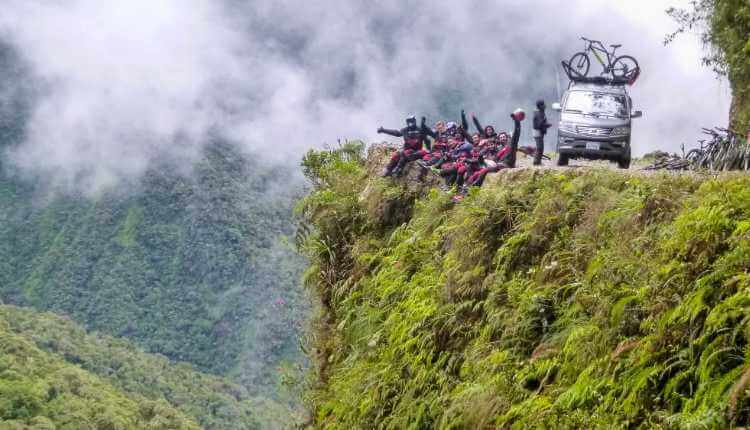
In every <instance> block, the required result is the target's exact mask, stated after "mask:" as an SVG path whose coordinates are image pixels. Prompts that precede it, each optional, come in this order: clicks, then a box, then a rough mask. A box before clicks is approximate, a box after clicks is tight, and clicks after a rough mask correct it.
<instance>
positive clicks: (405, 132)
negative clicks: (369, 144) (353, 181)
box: [378, 116, 430, 176]
mask: <svg viewBox="0 0 750 430" xmlns="http://www.w3.org/2000/svg"><path fill="white" fill-rule="evenodd" d="M425 121H426V118H424V117H422V126H421V127H417V118H416V117H414V116H410V117H408V118H406V127H404V128H402V129H401V130H390V129H387V128H383V127H379V128H378V133H383V134H388V135H391V136H394V137H403V138H404V148H403V149H402V150H401V151H398V152H396V153H394V154H393V156H392V157H391V161H390V162H389V163H388V165H387V166H386V168H385V172H383V176H391V175H393V174H395V175H396V176H398V175H400V174H401V173H402V172H403V169H404V166H406V163H408V162H409V161H414V160H418V159H421V158H422V157H424V156H425V155H427V154H428V151H427V150H425V149H424V148H425V147H426V148H427V149H428V150H429V149H430V140H429V139H428V138H427V133H425V130H426V129H427V127H426V126H425Z"/></svg>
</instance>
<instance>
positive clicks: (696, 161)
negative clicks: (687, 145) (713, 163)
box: [685, 148, 703, 167]
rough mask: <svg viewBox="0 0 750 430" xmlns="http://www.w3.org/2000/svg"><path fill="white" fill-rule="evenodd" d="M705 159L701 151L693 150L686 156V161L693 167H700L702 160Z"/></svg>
mask: <svg viewBox="0 0 750 430" xmlns="http://www.w3.org/2000/svg"><path fill="white" fill-rule="evenodd" d="M702 157H703V151H702V150H700V149H697V148H696V149H691V150H690V151H688V153H687V155H685V160H687V162H688V163H690V164H691V165H693V166H696V167H698V166H699V165H700V159H701V158H702Z"/></svg>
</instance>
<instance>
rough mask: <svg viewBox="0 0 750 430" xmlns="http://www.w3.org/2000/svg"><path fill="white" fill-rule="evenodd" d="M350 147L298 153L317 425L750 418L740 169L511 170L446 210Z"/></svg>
mask: <svg viewBox="0 0 750 430" xmlns="http://www.w3.org/2000/svg"><path fill="white" fill-rule="evenodd" d="M360 151H361V148H356V147H352V146H350V147H346V148H344V149H341V150H334V151H328V152H311V153H310V154H308V156H307V157H306V158H305V161H304V163H303V165H304V167H305V168H306V172H307V174H308V175H309V176H310V178H311V179H312V182H313V183H314V184H316V188H315V190H314V192H313V193H312V194H311V195H310V196H309V197H307V198H306V199H305V200H304V201H303V203H301V206H300V211H301V212H302V213H304V214H305V216H306V219H307V220H308V221H309V222H310V223H311V225H312V227H314V228H312V229H311V233H310V234H309V235H307V236H305V237H304V240H302V245H301V246H302V248H303V249H304V250H306V252H307V253H308V255H309V256H310V258H311V260H312V263H313V265H312V266H311V267H310V269H309V270H308V272H307V276H306V280H307V285H308V286H309V288H311V289H312V290H313V291H314V292H316V294H317V296H318V297H319V300H320V303H321V304H322V306H323V307H324V309H325V311H324V312H323V313H322V315H321V316H320V319H319V320H318V321H317V324H316V336H315V340H316V342H315V345H314V346H315V353H316V362H315V369H316V375H317V378H318V381H319V384H317V385H315V386H313V387H312V388H311V390H310V391H309V392H308V397H307V400H308V402H309V405H310V407H311V408H312V410H313V412H314V426H315V427H318V428H336V429H350V428H372V427H378V428H393V429H400V428H419V429H428V428H466V429H470V428H471V429H474V428H496V427H499V428H514V429H528V428H540V429H550V428H555V429H558V428H602V429H605V428H606V429H614V428H623V429H632V428H662V429H671V428H711V429H713V428H717V429H718V428H730V427H731V428H734V427H735V426H736V427H746V426H747V425H748V424H750V418H749V417H750V396H749V395H748V393H749V392H750V391H749V390H748V381H750V377H748V375H749V374H750V372H749V371H748V364H747V363H748V362H749V361H750V355H748V354H749V352H748V351H749V350H748V347H747V345H748V330H749V329H750V325H748V323H749V321H750V319H749V318H748V312H750V308H748V306H750V276H749V275H748V272H749V271H750V223H748V219H750V178H748V177H747V176H743V175H729V174H727V175H722V176H719V177H713V176H708V175H706V176H701V175H671V174H662V175H646V174H638V173H634V174H632V173H623V172H615V171H611V170H607V169H590V170H564V171H560V170H536V169H534V170H532V169H524V170H520V171H518V172H505V173H502V174H498V177H497V178H496V179H494V180H493V183H491V184H485V185H484V187H482V188H481V189H477V190H474V191H473V192H471V193H470V194H469V196H468V197H466V198H465V199H464V200H463V201H462V202H461V203H459V204H456V203H454V202H453V201H452V200H451V198H450V195H448V194H445V193H441V192H439V191H437V190H435V189H433V190H431V191H430V190H429V188H428V187H425V188H421V189H420V188H419V185H418V184H416V183H414V182H412V181H413V178H411V179H402V180H397V181H395V182H394V181H391V180H387V179H381V178H378V177H376V176H375V175H372V173H373V172H376V171H377V170H378V169H379V168H380V166H382V164H383V163H384V162H385V160H384V159H383V154H382V153H381V152H379V151H377V150H371V151H370V157H369V164H368V163H365V161H364V159H363V155H362V154H361V152H360ZM368 169H369V172H370V173H371V174H368ZM301 239H303V238H301Z"/></svg>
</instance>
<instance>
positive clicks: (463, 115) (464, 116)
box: [461, 109, 469, 130]
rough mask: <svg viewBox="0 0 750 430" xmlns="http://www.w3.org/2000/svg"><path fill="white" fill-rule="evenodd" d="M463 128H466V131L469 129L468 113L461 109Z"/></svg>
mask: <svg viewBox="0 0 750 430" xmlns="http://www.w3.org/2000/svg"><path fill="white" fill-rule="evenodd" d="M461 127H463V128H464V130H468V129H469V121H466V112H465V111H464V110H463V109H461Z"/></svg>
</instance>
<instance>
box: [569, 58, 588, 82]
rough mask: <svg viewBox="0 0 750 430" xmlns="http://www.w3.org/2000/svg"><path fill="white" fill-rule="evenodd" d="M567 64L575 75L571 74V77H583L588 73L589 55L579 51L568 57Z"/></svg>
mask: <svg viewBox="0 0 750 430" xmlns="http://www.w3.org/2000/svg"><path fill="white" fill-rule="evenodd" d="M568 64H569V65H570V70H572V71H573V72H574V73H575V74H576V75H577V76H571V78H572V77H581V78H585V77H586V76H587V75H588V74H589V68H590V67H591V61H590V60H589V56H588V55H587V54H586V53H585V52H579V53H577V54H575V55H573V56H572V57H570V62H569V63H568Z"/></svg>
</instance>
